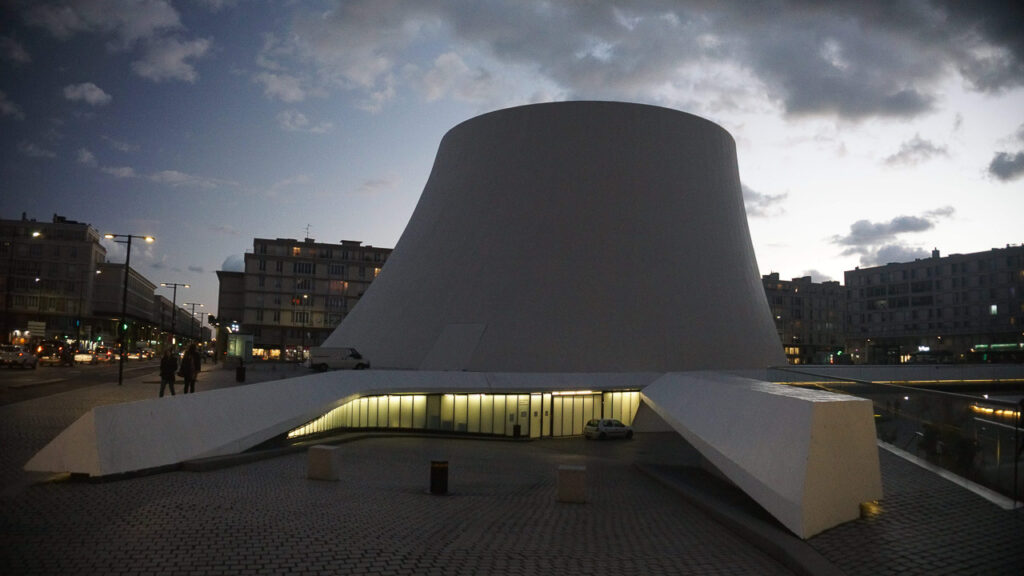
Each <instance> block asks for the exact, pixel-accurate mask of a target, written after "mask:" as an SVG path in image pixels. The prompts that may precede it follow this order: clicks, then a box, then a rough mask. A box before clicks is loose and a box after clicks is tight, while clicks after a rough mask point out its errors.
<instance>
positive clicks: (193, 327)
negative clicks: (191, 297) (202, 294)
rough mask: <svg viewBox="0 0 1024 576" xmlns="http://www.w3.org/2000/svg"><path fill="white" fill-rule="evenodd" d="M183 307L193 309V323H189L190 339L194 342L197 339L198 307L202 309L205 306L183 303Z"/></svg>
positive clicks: (196, 303) (195, 303)
mask: <svg viewBox="0 0 1024 576" xmlns="http://www.w3.org/2000/svg"><path fill="white" fill-rule="evenodd" d="M181 305H182V306H191V307H192V312H191V313H192V320H193V321H192V322H189V331H188V337H189V338H191V339H192V340H195V339H196V324H195V319H196V306H199V307H200V308H202V307H203V305H202V304H200V303H198V302H182V303H181ZM200 334H202V332H200Z"/></svg>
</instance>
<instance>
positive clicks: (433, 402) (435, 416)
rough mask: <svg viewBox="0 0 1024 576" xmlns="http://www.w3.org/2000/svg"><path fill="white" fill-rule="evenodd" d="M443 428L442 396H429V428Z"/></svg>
mask: <svg viewBox="0 0 1024 576" xmlns="http://www.w3.org/2000/svg"><path fill="white" fill-rule="evenodd" d="M440 429H441V397H440V396H437V395H431V396H427V430H440Z"/></svg>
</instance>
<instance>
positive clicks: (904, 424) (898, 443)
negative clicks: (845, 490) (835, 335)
mask: <svg viewBox="0 0 1024 576" xmlns="http://www.w3.org/2000/svg"><path fill="white" fill-rule="evenodd" d="M769 379H770V380H772V381H774V382H780V383H786V384H792V385H799V386H813V387H815V388H818V389H821V390H827V391H830V392H836V393H840V394H850V395H853V396H857V397H860V398H865V399H868V400H871V401H872V403H873V404H874V414H875V430H876V433H877V436H878V438H879V439H880V440H881V441H883V442H886V443H888V444H891V445H893V446H895V447H897V448H900V449H902V450H904V451H906V452H909V453H911V454H915V455H916V456H918V457H920V458H923V459H925V460H926V461H928V462H930V463H932V464H935V465H937V466H940V467H942V468H944V469H946V470H949V471H950V472H953V473H954V474H957V475H958V476H961V477H963V478H966V479H968V480H970V481H972V482H975V483H977V484H980V485H982V486H985V487H986V488H989V489H991V490H994V491H996V492H998V493H1000V494H1002V495H1004V496H1006V497H1008V498H1011V499H1013V500H1014V503H1015V504H1016V503H1017V502H1020V501H1021V495H1022V494H1024V468H1022V463H1024V462H1022V459H1021V457H1022V454H1021V452H1022V450H1024V445H1022V442H1024V430H1022V416H1021V412H1022V411H1024V399H1021V400H1020V401H1019V402H1018V401H1013V400H1008V399H1004V398H998V397H996V395H997V394H1000V392H999V388H1000V385H999V384H998V383H995V382H993V383H992V386H991V392H992V393H991V394H988V395H987V397H986V395H985V394H982V393H979V394H977V395H970V394H962V393H955V392H946V391H940V390H932V389H927V388H923V387H920V386H905V385H899V384H892V383H879V382H871V381H866V380H857V379H851V378H844V377H840V376H834V375H825V374H819V373H814V372H813V368H807V369H793V368H782V367H779V368H772V369H770V370H769ZM973 387H974V388H975V389H978V388H979V387H978V385H977V383H975V384H974V386H973ZM1012 393H1013V391H1011V394H1012Z"/></svg>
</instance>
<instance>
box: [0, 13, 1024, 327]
mask: <svg viewBox="0 0 1024 576" xmlns="http://www.w3.org/2000/svg"><path fill="white" fill-rule="evenodd" d="M0 10H2V13H3V22H4V26H3V27H2V28H0V150H2V156H0V181H2V182H3V185H2V186H3V191H2V194H0V214H2V216H3V217H4V218H19V217H20V216H21V214H22V213H23V212H24V213H26V214H27V216H28V217H29V218H35V219H37V220H45V221H48V220H49V219H50V218H51V217H52V215H53V214H54V213H57V214H60V215H62V216H65V217H67V218H69V219H73V220H78V221H81V222H88V223H90V224H92V225H93V226H94V227H96V228H97V229H98V230H100V232H108V231H109V232H115V233H124V234H127V233H130V234H150V235H153V236H155V237H156V238H157V241H156V243H154V244H153V245H150V246H146V247H145V248H143V249H133V251H132V265H133V267H135V268H137V269H139V270H140V271H141V272H142V273H143V274H144V275H145V276H146V277H147V278H149V279H150V280H152V281H154V282H155V283H157V284H159V283H160V282H188V283H190V284H192V286H193V288H191V289H190V290H187V291H186V292H187V293H186V294H184V295H183V294H181V293H179V294H178V300H179V301H189V302H202V303H204V304H206V307H205V308H204V310H205V311H210V312H215V310H216V301H217V279H216V275H215V271H216V270H218V269H224V268H229V269H236V268H237V266H238V265H239V263H240V258H241V255H242V254H243V253H244V252H245V251H246V250H247V249H251V248H252V239H253V238H254V237H269V238H296V239H301V238H303V237H305V236H306V235H307V229H308V236H309V237H311V238H315V239H316V240H317V241H322V242H337V241H339V240H342V239H345V240H361V241H363V242H365V243H368V244H372V245H375V246H387V247H393V246H394V245H395V244H396V243H397V241H398V238H399V236H400V235H401V232H402V229H403V228H404V226H405V223H406V221H407V220H408V218H409V216H410V215H411V213H412V211H413V208H414V207H415V204H416V201H417V199H418V198H419V194H420V192H421V190H422V187H423V185H424V183H425V182H426V179H427V176H428V174H429V171H430V167H431V163H432V161H433V156H434V154H435V152H436V150H437V145H438V143H439V142H440V139H441V137H442V136H443V134H444V133H445V131H447V130H448V129H449V128H451V127H452V126H454V125H455V124H457V123H459V122H461V121H463V120H466V119H468V118H471V117H473V116H476V115H478V114H481V113H484V112H487V111H490V110H495V109H499V108H504V107H508V106H515V105H521V104H528V103H534V102H546V101H556V100H572V99H608V100H625V101H633V102H644V103H649V104H656V105H661V106H667V107H670V108H675V109H679V110H683V111H687V112H691V113H694V114H698V115H700V116H704V117H706V118H709V119H711V120H713V121H715V122H717V123H719V124H721V125H722V126H723V127H724V128H726V129H727V130H729V131H730V133H732V135H733V136H734V138H735V139H736V143H737V151H738V156H739V165H740V176H741V178H742V180H743V183H744V195H745V199H746V202H747V212H748V216H749V221H750V227H751V233H752V237H753V241H754V248H755V251H756V253H757V257H758V264H759V266H760V269H761V273H762V274H767V273H769V272H779V273H780V274H781V275H782V277H783V278H789V277H794V276H802V275H805V274H811V275H813V276H814V278H815V280H824V279H836V280H842V272H843V270H847V269H852V268H853V267H855V266H870V265H875V264H879V263H885V262H891V261H905V260H907V259H913V258H915V257H922V256H924V255H926V254H928V253H930V252H931V250H932V248H939V249H940V250H941V251H942V253H943V254H949V253H957V252H960V253H965V252H974V251H980V250H987V249H989V248H993V247H1001V246H1004V245H1006V244H1011V243H1012V244H1017V243H1021V242H1024V233H1022V228H1021V226H1020V223H1019V221H1020V214H1022V213H1024V34H1022V32H1021V30H1024V10H1022V9H1021V8H1020V7H1019V3H1017V2H995V1H992V2H971V3H961V2H943V1H937V0H936V1H924V0H914V1H897V2H877V3H876V2H837V3H830V4H829V6H828V8H821V7H817V6H816V3H808V2H803V1H784V0H777V1H773V2H706V1H692V2H681V1H680V2H672V1H666V0H661V1H658V0H650V1H633V2H619V3H602V2H563V3H559V2H534V1H529V0H507V1H491V2H454V1H449V2H445V1H422V2H398V1H388V0H372V1H352V2H335V1H320V2H283V1H282V2H270V1H259V0H237V1H231V0H191V1H182V2H170V1H165V0H139V1H129V0H93V1H80V2H28V1H19V0H3V2H0ZM307 227H308V228H307ZM107 248H108V257H109V259H110V260H112V261H115V262H116V261H122V260H123V256H122V254H123V248H122V247H121V246H120V245H117V244H113V243H108V244H107ZM133 248H135V247H134V246H133ZM167 295H168V296H169V295H170V294H169V292H168V294H167Z"/></svg>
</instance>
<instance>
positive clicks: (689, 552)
mask: <svg viewBox="0 0 1024 576" xmlns="http://www.w3.org/2000/svg"><path fill="white" fill-rule="evenodd" d="M203 368H204V371H203V372H202V373H201V374H200V377H199V381H198V383H197V386H196V388H197V391H199V392H200V393H201V392H203V391H204V390H210V389H214V388H222V387H228V386H238V385H246V384H250V383H255V382H264V381H272V380H280V379H288V378H293V377H297V376H303V375H306V374H309V371H308V369H307V368H304V367H302V366H296V365H276V364H252V365H248V366H246V381H245V383H237V382H235V369H234V367H233V366H229V367H227V368H222V367H219V366H218V367H217V368H214V365H212V364H204V365H203ZM282 385H296V384H295V383H289V382H287V381H286V382H283V383H282ZM159 387H160V385H159V379H158V377H157V375H156V372H155V371H154V372H153V373H152V374H143V375H141V376H134V377H132V378H130V379H127V380H126V381H125V383H124V385H123V386H120V387H119V386H117V384H116V382H111V383H109V384H100V385H96V386H92V387H89V388H83V389H80V390H75V391H72V392H66V393H63V394H57V395H54V396H49V397H46V398H39V399H35V400H30V401H26V402H22V403H17V404H12V405H9V406H3V407H0V439H2V446H3V450H2V451H0V481H2V491H0V510H2V512H0V573H4V574H52V573H59V572H61V573H75V574H109V573H124V574H160V573H167V574H279V573H297V574H303V573H310V574H313V573H317V574H319V573H351V574H396V575H401V574H463V573H465V574H552V573H558V574H596V573H601V574H626V575H628V574H698V575H699V574H716V575H717V574H793V573H796V574H827V573H836V574H841V573H845V574H848V575H850V576H855V575H862V574H863V575H869V574H870V575H875V574H881V575H887V574H892V575H896V574H899V575H906V574H922V575H924V574H928V575H931V574H986V575H990V574H994V575H999V574H1007V575H1018V576H1019V575H1020V574H1024V510H1021V509H1018V510H1013V511H1007V510H1002V509H1000V508H998V507H996V506H995V505H993V504H991V503H989V502H987V501H985V500H983V499H981V498H980V497H978V496H975V495H974V494H972V493H971V492H969V491H967V490H965V489H964V488H962V487H960V486H958V485H956V484H954V483H952V482H949V481H947V480H944V479H942V478H939V477H938V476H935V475H933V474H932V473H930V472H928V471H926V470H924V469H922V468H919V467H917V466H915V465H913V464H910V463H908V462H906V461H905V460H902V459H901V458H899V457H897V456H894V455H892V454H890V453H889V452H887V451H884V450H881V451H880V458H881V464H882V477H883V484H884V490H885V498H884V500H883V501H882V502H881V503H880V511H879V512H878V513H876V514H873V515H871V516H870V517H866V518H863V519H861V520H857V521H854V522H850V523H848V524H845V525H843V526H839V527H837V528H834V529H832V530H829V531H827V532H825V533H823V534H820V535H818V536H816V537H814V538H811V539H810V540H808V541H806V542H804V541H801V540H799V539H797V538H795V537H793V536H791V535H789V534H788V532H786V531H785V530H784V529H782V528H781V527H779V526H778V525H777V523H775V522H774V521H773V520H772V519H771V518H770V517H767V515H765V514H764V513H763V511H761V510H760V509H759V508H758V507H757V506H756V504H754V503H753V502H752V501H750V499H749V498H747V497H746V496H744V495H743V494H742V493H739V492H738V491H736V490H735V489H734V488H732V487H730V486H728V485H727V484H725V483H724V482H722V481H720V480H718V479H717V478H715V477H713V476H710V475H708V474H706V473H704V472H703V471H701V470H700V469H699V467H698V463H699V456H698V455H697V454H696V452H695V451H694V450H693V449H692V448H691V447H689V446H688V445H686V444H685V442H682V441H681V439H679V438H678V437H677V436H675V435H669V434H664V435H661V434H658V435H638V437H637V439H636V440H634V441H633V442H586V441H583V440H582V439H576V438H567V439H546V440H541V441H533V442H497V443H496V442H490V441H486V442H485V441H475V440H465V439H454V438H438V437H431V438H419V437H411V436H382V437H374V438H366V439H360V440H358V441H351V442H345V443H342V444H339V446H340V450H341V453H342V458H343V461H344V463H345V465H344V466H343V469H342V478H341V480H340V481H338V482H318V481H311V480H307V479H306V477H305V475H306V459H305V454H304V453H292V454H288V455H284V456H279V457H275V458H271V459H267V460H261V461H256V462H247V463H240V464H238V465H235V466H226V467H221V468H217V469H212V470H209V471H204V472H194V471H185V470H180V471H172V472H166V473H161V474H152V475H143V476H137V477H129V478H127V479H122V480H117V481H111V482H78V481H67V480H66V479H64V480H59V481H54V480H53V479H52V478H51V477H50V476H49V475H45V474H32V473H27V472H24V471H23V470H21V466H22V465H23V464H24V463H25V462H26V461H27V460H28V459H29V458H30V457H31V456H32V455H33V454H34V453H35V452H36V451H37V450H39V449H40V448H42V446H44V445H45V444H46V443H47V442H48V441H49V440H50V439H52V438H53V437H54V436H55V435H56V434H57V433H59V432H60V431H61V430H63V429H64V428H65V427H67V426H68V425H70V424H71V423H72V422H73V421H74V420H76V419H77V418H78V417H79V416H81V415H82V414H84V413H85V412H86V411H87V410H88V409H90V408H91V407H93V406H97V405H101V404H108V403H113V402H129V401H134V400H139V399H143V398H152V397H155V396H157V394H158V392H159ZM178 389H179V390H180V383H179V385H178ZM167 441H168V442H173V441H174V438H168V440H167ZM434 459H443V460H448V461H449V462H450V474H451V478H450V481H449V486H450V491H451V493H450V495H448V496H431V495H429V494H428V493H427V488H428V483H429V469H428V467H429V462H430V461H431V460H434ZM566 463H571V464H583V465H585V466H586V468H587V482H588V491H589V493H588V501H587V503H586V504H564V503H558V502H556V501H555V493H556V487H555V478H556V476H555V472H556V470H557V467H558V465H559V464H566Z"/></svg>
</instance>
